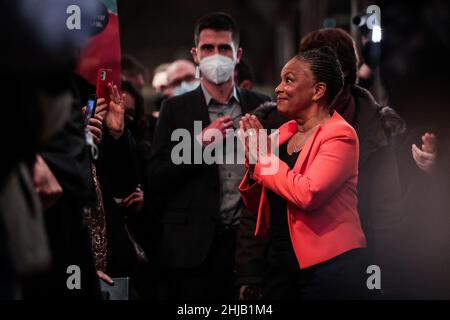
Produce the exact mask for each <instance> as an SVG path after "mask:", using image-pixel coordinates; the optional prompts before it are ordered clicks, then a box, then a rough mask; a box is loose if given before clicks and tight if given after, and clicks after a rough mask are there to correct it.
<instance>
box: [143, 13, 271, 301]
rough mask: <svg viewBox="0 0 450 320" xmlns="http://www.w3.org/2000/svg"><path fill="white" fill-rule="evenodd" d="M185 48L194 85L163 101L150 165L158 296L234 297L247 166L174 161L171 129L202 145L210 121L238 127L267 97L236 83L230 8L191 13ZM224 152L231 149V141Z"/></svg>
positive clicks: (239, 53)
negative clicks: (162, 292)
mask: <svg viewBox="0 0 450 320" xmlns="http://www.w3.org/2000/svg"><path fill="white" fill-rule="evenodd" d="M191 54H192V57H193V59H194V62H195V63H196V64H197V65H198V76H199V77H200V79H201V80H200V86H199V87H198V88H197V89H195V90H193V91H191V92H188V93H185V94H183V95H180V96H177V97H173V98H171V99H168V100H167V101H166V102H165V104H164V105H163V107H162V109H161V114H160V117H159V122H158V125H157V128H156V132H155V137H154V140H153V147H152V148H153V149H152V156H151V159H150V165H149V168H148V169H149V182H150V185H151V186H152V188H153V190H152V192H151V196H153V199H152V204H153V205H154V206H155V207H156V208H157V209H156V211H157V213H158V218H159V221H160V222H161V228H160V229H161V237H160V241H159V243H158V249H159V251H158V253H159V260H160V265H161V271H162V273H161V275H160V279H165V281H166V283H165V285H166V286H167V289H168V290H167V294H168V295H167V296H166V297H161V298H169V299H179V300H195V299H198V300H201V299H205V300H224V299H226V300H229V299H233V298H234V296H233V270H234V244H235V237H236V227H237V225H238V224H239V218H240V213H241V208H242V201H241V197H240V195H239V193H238V192H237V190H238V184H239V179H240V178H241V177H242V176H243V174H244V172H245V167H244V165H242V164H241V165H238V164H205V163H202V164H200V165H199V164H181V165H175V164H174V163H173V162H172V161H171V151H172V149H173V147H174V146H175V145H176V142H174V141H171V135H172V132H173V131H174V130H175V129H177V128H183V129H187V130H188V131H189V132H190V133H191V136H192V140H191V145H192V146H194V144H196V145H197V146H198V148H200V150H202V148H205V147H206V146H208V145H209V144H211V143H212V141H211V140H209V138H210V135H211V129H215V130H219V131H220V132H221V133H222V135H224V134H225V131H226V130H227V129H233V128H237V127H238V122H239V119H240V118H241V116H242V115H244V114H246V113H248V112H250V111H252V110H253V109H254V108H256V107H257V106H258V105H260V104H261V103H263V102H265V101H268V100H270V99H269V97H266V96H263V95H261V94H257V93H254V92H250V91H246V90H243V89H239V88H237V86H236V85H235V83H234V79H233V72H234V69H235V66H236V64H237V63H239V60H240V59H241V56H242V48H240V47H239V31H238V28H237V25H236V23H235V21H234V20H233V18H232V17H231V16H229V15H228V14H225V13H211V14H208V15H206V16H204V17H202V18H200V19H199V20H198V21H197V23H196V26H195V47H194V48H192V50H191ZM194 121H201V122H202V128H204V129H203V131H202V132H201V133H200V134H194ZM222 138H223V136H222ZM227 142H228V141H227ZM227 145H228V143H227ZM194 149H195V147H194ZM228 152H230V153H231V154H232V155H235V153H236V149H233V150H229V151H228ZM192 159H193V157H192ZM191 163H194V162H193V161H191Z"/></svg>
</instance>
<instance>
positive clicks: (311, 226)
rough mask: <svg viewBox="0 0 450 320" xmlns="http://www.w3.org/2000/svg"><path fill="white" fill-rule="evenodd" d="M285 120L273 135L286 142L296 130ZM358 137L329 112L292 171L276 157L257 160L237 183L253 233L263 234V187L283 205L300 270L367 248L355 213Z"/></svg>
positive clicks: (265, 208) (265, 225) (265, 223)
mask: <svg viewBox="0 0 450 320" xmlns="http://www.w3.org/2000/svg"><path fill="white" fill-rule="evenodd" d="M297 130H298V129H297V123H296V122H295V121H289V122H287V123H285V124H284V125H282V126H281V127H280V128H279V129H278V130H277V131H276V132H275V133H274V134H273V135H272V137H274V135H275V137H276V136H278V139H279V140H278V144H279V145H281V144H283V143H285V142H286V141H287V140H288V139H289V138H290V137H292V136H293V135H294V134H295V133H296V132H297ZM358 152H359V151H358V137H357V135H356V132H355V130H354V129H353V128H352V127H351V126H350V125H349V124H348V123H347V122H346V121H345V120H344V119H343V118H342V117H341V116H340V115H339V114H338V113H337V112H336V111H334V112H333V114H332V116H331V118H330V119H329V120H328V121H327V122H325V123H323V124H322V125H320V126H319V127H318V129H317V130H316V132H315V133H314V134H313V135H312V136H311V138H310V139H309V140H308V141H307V143H306V144H305V146H304V147H303V149H302V151H301V152H300V154H299V157H298V159H297V161H296V163H295V166H294V168H293V169H292V170H291V169H290V168H289V167H288V165H287V164H286V163H284V162H283V161H281V160H280V159H279V158H278V157H277V156H276V155H275V154H273V153H270V154H268V155H267V156H265V157H263V158H261V159H259V161H258V163H257V164H255V166H254V170H253V179H254V180H255V181H254V182H253V183H252V184H251V183H250V181H251V180H250V179H249V173H248V172H247V174H246V175H245V177H244V179H243V180H242V182H241V184H240V186H239V191H240V192H241V194H242V197H243V201H244V204H245V205H246V206H247V207H248V209H249V210H250V211H252V212H255V213H256V212H257V213H258V218H257V223H256V230H255V235H256V236H258V235H267V231H268V230H269V226H270V207H269V201H268V198H267V195H266V188H269V189H270V190H272V191H274V192H276V193H277V194H278V195H280V196H281V197H282V198H283V199H286V201H287V213H286V214H287V215H288V225H289V233H290V236H291V241H292V244H293V247H294V251H295V255H296V257H297V260H298V262H299V265H300V267H301V268H302V269H304V268H308V267H310V266H313V265H316V264H318V263H321V262H324V261H327V260H329V259H331V258H333V257H336V256H338V255H340V254H342V253H344V252H346V251H349V250H351V249H355V248H363V247H365V246H366V239H365V236H364V233H363V231H362V228H361V223H360V220H359V216H358V211H357V191H356V187H357V183H358Z"/></svg>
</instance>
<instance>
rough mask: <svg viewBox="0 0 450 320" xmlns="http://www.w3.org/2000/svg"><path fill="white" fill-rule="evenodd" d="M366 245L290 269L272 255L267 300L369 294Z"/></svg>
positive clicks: (328, 297) (320, 298)
mask: <svg viewBox="0 0 450 320" xmlns="http://www.w3.org/2000/svg"><path fill="white" fill-rule="evenodd" d="M366 267H367V264H365V254H364V250H363V249H355V250H351V251H348V252H346V253H343V254H341V255H339V256H337V257H335V258H333V259H331V260H328V261H325V262H323V263H320V264H318V265H315V266H312V267H309V268H306V269H302V270H300V269H299V268H296V269H294V270H293V269H292V268H290V270H287V268H286V266H285V265H282V264H280V263H279V261H274V260H273V259H269V269H268V274H267V277H266V281H267V283H266V289H265V291H266V292H265V294H264V296H263V299H265V300H330V299H332V300H335V299H364V298H366V296H365V295H366V294H367V288H366V274H365V268H366Z"/></svg>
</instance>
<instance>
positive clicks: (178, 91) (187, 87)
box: [172, 80, 200, 97]
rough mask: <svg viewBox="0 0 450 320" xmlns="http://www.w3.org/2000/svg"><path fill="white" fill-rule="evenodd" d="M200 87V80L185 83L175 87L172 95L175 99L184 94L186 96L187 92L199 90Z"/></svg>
mask: <svg viewBox="0 0 450 320" xmlns="http://www.w3.org/2000/svg"><path fill="white" fill-rule="evenodd" d="M199 85H200V82H199V81H198V80H196V81H192V82H186V81H183V82H182V83H181V84H180V85H179V86H178V87H175V88H174V89H173V92H172V95H173V96H174V97H176V96H180V95H182V94H185V93H187V92H190V91H193V90H195V89H197V87H198V86H199Z"/></svg>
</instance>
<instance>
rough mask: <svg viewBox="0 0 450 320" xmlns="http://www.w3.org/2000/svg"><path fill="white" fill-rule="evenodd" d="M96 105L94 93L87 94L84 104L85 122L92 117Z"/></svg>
mask: <svg viewBox="0 0 450 320" xmlns="http://www.w3.org/2000/svg"><path fill="white" fill-rule="evenodd" d="M96 105H97V96H96V95H91V96H89V99H88V101H87V104H86V113H85V119H86V123H87V122H88V121H89V119H90V118H92V117H93V116H94V115H95V107H96Z"/></svg>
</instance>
